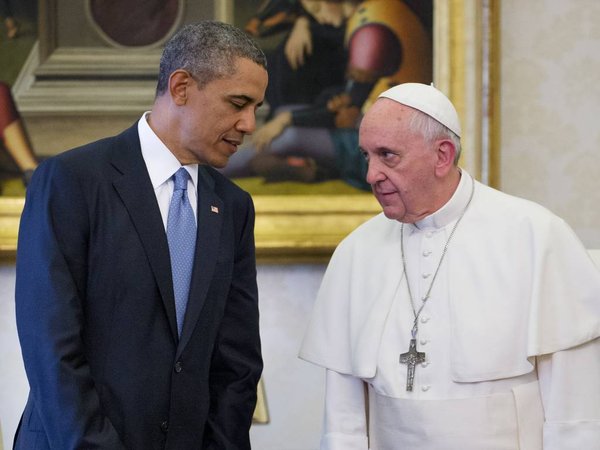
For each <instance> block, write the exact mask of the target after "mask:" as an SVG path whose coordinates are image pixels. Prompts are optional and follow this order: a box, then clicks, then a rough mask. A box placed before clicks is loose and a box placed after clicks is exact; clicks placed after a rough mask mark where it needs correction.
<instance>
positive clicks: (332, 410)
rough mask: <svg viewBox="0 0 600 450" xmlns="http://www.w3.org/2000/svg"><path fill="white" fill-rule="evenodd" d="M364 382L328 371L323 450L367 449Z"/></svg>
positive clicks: (322, 440) (322, 439)
mask: <svg viewBox="0 0 600 450" xmlns="http://www.w3.org/2000/svg"><path fill="white" fill-rule="evenodd" d="M368 448H369V439H368V437H367V407H366V400H365V384H364V382H363V381H362V380H361V379H359V378H355V377H353V376H351V375H342V374H340V373H338V372H334V371H332V370H327V371H326V391H325V419H324V424H323V437H322V438H321V450H368Z"/></svg>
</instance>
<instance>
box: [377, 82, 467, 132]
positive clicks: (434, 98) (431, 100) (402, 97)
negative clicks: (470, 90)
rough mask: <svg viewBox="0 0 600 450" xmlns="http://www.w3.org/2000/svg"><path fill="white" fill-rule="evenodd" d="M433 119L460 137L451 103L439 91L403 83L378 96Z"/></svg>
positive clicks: (456, 116)
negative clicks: (416, 110)
mask: <svg viewBox="0 0 600 450" xmlns="http://www.w3.org/2000/svg"><path fill="white" fill-rule="evenodd" d="M379 97H385V98H389V99H390V100H394V101H396V102H398V103H402V104H403V105H406V106H410V107H411V108H415V109H418V110H419V111H421V112H423V113H425V114H427V115H428V116H431V117H433V118H434V119H435V120H437V121H438V122H439V123H441V124H442V125H445V126H446V127H447V128H449V129H450V130H452V131H453V132H454V133H455V134H456V135H457V136H458V137H460V133H461V131H460V121H459V120H458V114H457V113H456V109H455V108H454V105H453V104H452V102H451V101H450V100H449V99H448V97H446V96H445V95H444V94H443V93H442V92H441V91H439V90H438V89H436V88H434V87H433V86H429V85H427V84H421V83H403V84H399V85H397V86H394V87H392V88H390V89H388V90H387V91H384V92H382V93H381V94H379Z"/></svg>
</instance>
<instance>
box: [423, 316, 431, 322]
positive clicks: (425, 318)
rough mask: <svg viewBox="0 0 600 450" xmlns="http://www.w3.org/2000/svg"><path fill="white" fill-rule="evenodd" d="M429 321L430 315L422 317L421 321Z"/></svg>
mask: <svg viewBox="0 0 600 450" xmlns="http://www.w3.org/2000/svg"><path fill="white" fill-rule="evenodd" d="M427 322H429V317H428V316H423V317H421V323H427Z"/></svg>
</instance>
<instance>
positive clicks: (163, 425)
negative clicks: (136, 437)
mask: <svg viewBox="0 0 600 450" xmlns="http://www.w3.org/2000/svg"><path fill="white" fill-rule="evenodd" d="M160 429H161V430H162V432H163V433H166V432H167V431H169V422H167V421H166V420H165V421H164V422H163V423H161V424H160Z"/></svg>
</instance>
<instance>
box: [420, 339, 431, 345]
mask: <svg viewBox="0 0 600 450" xmlns="http://www.w3.org/2000/svg"><path fill="white" fill-rule="evenodd" d="M428 342H429V340H427V339H421V340H420V341H419V343H420V344H421V345H427V343H428Z"/></svg>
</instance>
